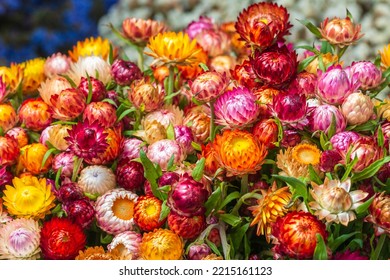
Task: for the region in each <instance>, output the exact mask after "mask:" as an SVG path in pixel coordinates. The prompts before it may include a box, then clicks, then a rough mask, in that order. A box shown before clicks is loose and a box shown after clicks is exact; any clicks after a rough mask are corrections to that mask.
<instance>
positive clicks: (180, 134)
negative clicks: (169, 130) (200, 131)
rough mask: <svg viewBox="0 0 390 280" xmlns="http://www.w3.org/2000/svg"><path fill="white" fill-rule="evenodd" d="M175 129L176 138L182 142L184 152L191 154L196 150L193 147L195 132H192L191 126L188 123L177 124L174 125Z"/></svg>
mask: <svg viewBox="0 0 390 280" xmlns="http://www.w3.org/2000/svg"><path fill="white" fill-rule="evenodd" d="M174 131H175V140H176V141H177V142H178V143H179V144H181V146H182V148H183V150H184V153H185V154H186V155H189V154H191V153H192V152H193V151H194V147H192V142H193V141H194V134H193V133H192V130H191V128H189V127H188V126H186V125H176V126H175V127H174Z"/></svg>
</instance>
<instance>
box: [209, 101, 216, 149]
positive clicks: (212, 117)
mask: <svg viewBox="0 0 390 280" xmlns="http://www.w3.org/2000/svg"><path fill="white" fill-rule="evenodd" d="M215 134H216V131H215V110H214V101H210V141H211V142H213V141H214V139H215Z"/></svg>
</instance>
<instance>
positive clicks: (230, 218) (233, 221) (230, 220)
mask: <svg viewBox="0 0 390 280" xmlns="http://www.w3.org/2000/svg"><path fill="white" fill-rule="evenodd" d="M219 217H220V219H221V220H222V221H224V222H225V223H227V224H229V225H231V226H232V227H235V226H238V225H239V224H240V223H241V218H240V217H237V216H236V215H232V214H220V215H219Z"/></svg>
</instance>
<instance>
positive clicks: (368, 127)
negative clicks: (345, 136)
mask: <svg viewBox="0 0 390 280" xmlns="http://www.w3.org/2000/svg"><path fill="white" fill-rule="evenodd" d="M377 126H378V121H375V120H369V121H367V122H365V123H364V124H361V125H352V126H348V127H347V130H353V131H355V132H362V131H370V132H373V131H375V129H376V127H377Z"/></svg>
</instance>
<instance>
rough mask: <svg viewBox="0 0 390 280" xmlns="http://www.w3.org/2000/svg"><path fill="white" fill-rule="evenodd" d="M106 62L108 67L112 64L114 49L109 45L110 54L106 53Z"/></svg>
mask: <svg viewBox="0 0 390 280" xmlns="http://www.w3.org/2000/svg"><path fill="white" fill-rule="evenodd" d="M108 62H109V63H110V65H112V63H113V62H114V48H113V47H112V44H110V52H109V53H108Z"/></svg>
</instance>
